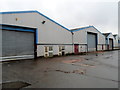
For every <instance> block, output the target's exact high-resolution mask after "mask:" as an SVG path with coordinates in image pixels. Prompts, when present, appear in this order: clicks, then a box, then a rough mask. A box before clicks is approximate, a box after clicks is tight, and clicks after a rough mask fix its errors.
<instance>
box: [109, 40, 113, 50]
mask: <svg viewBox="0 0 120 90" xmlns="http://www.w3.org/2000/svg"><path fill="white" fill-rule="evenodd" d="M112 49H113V39H109V50H112Z"/></svg>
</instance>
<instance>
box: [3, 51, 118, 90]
mask: <svg viewBox="0 0 120 90" xmlns="http://www.w3.org/2000/svg"><path fill="white" fill-rule="evenodd" d="M119 52H120V51H118V50H117V51H109V52H108V51H107V52H97V53H88V54H87V55H70V56H63V57H54V58H38V59H36V60H21V61H12V62H4V63H3V64H2V79H3V83H5V82H12V81H22V82H26V83H29V84H31V85H29V86H28V87H25V88H118V82H119V81H118V53H119ZM23 90H24V88H23Z"/></svg>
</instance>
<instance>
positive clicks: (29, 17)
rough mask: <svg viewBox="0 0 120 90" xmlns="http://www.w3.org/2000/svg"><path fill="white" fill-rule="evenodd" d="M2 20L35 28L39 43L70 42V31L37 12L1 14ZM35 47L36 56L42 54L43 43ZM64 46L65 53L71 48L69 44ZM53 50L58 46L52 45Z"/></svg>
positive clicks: (10, 23)
mask: <svg viewBox="0 0 120 90" xmlns="http://www.w3.org/2000/svg"><path fill="white" fill-rule="evenodd" d="M16 18H17V19H18V20H17V21H16ZM2 20H3V22H2V24H8V25H17V26H25V27H32V28H37V30H38V43H39V44H71V42H72V37H71V32H69V31H67V30H66V29H64V28H63V27H61V26H59V25H57V24H55V23H54V22H52V21H50V20H48V19H47V18H45V17H43V16H41V15H40V14H38V13H16V14H3V19H2ZM42 21H46V22H45V24H42V23H41V22H42ZM44 46H46V45H44ZM37 48H38V49H37V52H38V56H41V55H43V45H42V46H41V45H38V46H37ZM65 48H67V49H66V53H67V52H70V51H71V49H72V47H69V46H65ZM68 48H69V49H68ZM54 50H55V51H54V52H55V53H57V50H58V48H57V47H56V46H54Z"/></svg>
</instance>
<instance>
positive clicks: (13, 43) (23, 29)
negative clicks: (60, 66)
mask: <svg viewBox="0 0 120 90" xmlns="http://www.w3.org/2000/svg"><path fill="white" fill-rule="evenodd" d="M0 21H2V22H0V42H1V43H0V51H1V52H0V59H2V60H10V59H12V60H13V59H15V60H16V59H26V58H27V59H28V58H37V57H41V56H44V57H53V56H54V55H57V56H62V55H66V54H71V53H75V54H78V53H81V52H91V51H101V50H102V51H103V50H112V49H113V47H117V46H118V36H117V35H114V36H113V35H112V33H104V34H103V33H101V32H100V31H98V30H97V29H96V28H95V27H94V26H87V27H82V28H76V29H72V30H69V29H68V28H66V27H64V26H62V25H61V24H59V23H57V22H55V21H54V20H52V19H50V18H49V17H47V16H45V15H43V14H42V13H40V12H38V11H14V12H1V13H0Z"/></svg>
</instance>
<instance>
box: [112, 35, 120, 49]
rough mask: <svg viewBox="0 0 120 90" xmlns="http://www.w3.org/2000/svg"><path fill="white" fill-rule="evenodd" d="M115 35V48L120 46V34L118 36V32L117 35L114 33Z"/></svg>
mask: <svg viewBox="0 0 120 90" xmlns="http://www.w3.org/2000/svg"><path fill="white" fill-rule="evenodd" d="M113 36H114V49H118V48H119V45H118V41H119V40H118V38H119V36H118V34H115V35H113Z"/></svg>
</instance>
